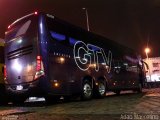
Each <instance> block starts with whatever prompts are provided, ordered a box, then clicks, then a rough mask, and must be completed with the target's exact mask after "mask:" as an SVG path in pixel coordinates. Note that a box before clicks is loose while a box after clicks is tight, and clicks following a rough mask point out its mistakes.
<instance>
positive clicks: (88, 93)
mask: <svg viewBox="0 0 160 120" xmlns="http://www.w3.org/2000/svg"><path fill="white" fill-rule="evenodd" d="M92 94H93V90H92V84H91V82H89V81H88V80H86V81H84V82H83V85H82V94H81V99H82V100H89V99H91V98H92Z"/></svg>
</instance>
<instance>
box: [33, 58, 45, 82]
mask: <svg viewBox="0 0 160 120" xmlns="http://www.w3.org/2000/svg"><path fill="white" fill-rule="evenodd" d="M43 75H44V68H43V62H42V57H41V56H37V60H36V75H35V77H34V79H37V78H39V77H41V76H43Z"/></svg>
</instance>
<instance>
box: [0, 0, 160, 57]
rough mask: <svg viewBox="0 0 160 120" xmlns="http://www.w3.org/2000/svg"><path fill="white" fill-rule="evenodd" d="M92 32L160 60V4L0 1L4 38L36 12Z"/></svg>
mask: <svg viewBox="0 0 160 120" xmlns="http://www.w3.org/2000/svg"><path fill="white" fill-rule="evenodd" d="M83 7H85V8H87V9H88V14H89V23H90V31H92V32H94V33H96V34H99V35H102V36H104V37H106V38H109V39H112V40H114V41H117V42H119V43H121V44H123V45H125V46H128V47H130V48H133V49H135V50H137V51H138V52H140V53H141V54H142V55H143V56H144V55H145V53H144V47H145V46H146V45H147V41H149V47H150V48H151V49H152V51H151V53H150V54H149V56H160V48H159V47H160V44H159V43H160V0H0V38H4V33H5V30H6V28H7V26H8V25H9V24H11V23H12V22H13V21H14V20H16V19H17V18H20V17H22V16H24V15H26V14H29V13H31V12H33V11H36V10H37V11H43V12H46V13H49V14H52V15H55V16H57V17H59V18H61V19H63V20H66V21H68V22H70V23H72V24H74V25H77V26H80V27H82V28H84V29H86V16H85V11H84V10H82V8H83Z"/></svg>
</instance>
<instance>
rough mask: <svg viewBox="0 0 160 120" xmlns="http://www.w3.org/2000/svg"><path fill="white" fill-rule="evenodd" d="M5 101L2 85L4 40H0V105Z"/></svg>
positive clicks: (3, 84)
mask: <svg viewBox="0 0 160 120" xmlns="http://www.w3.org/2000/svg"><path fill="white" fill-rule="evenodd" d="M6 100H7V96H6V93H5V83H4V39H1V38H0V104H3V103H6Z"/></svg>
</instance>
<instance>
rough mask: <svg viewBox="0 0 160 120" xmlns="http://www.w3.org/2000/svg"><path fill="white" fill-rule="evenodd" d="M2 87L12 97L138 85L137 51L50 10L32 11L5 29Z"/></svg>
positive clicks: (88, 93)
mask: <svg viewBox="0 0 160 120" xmlns="http://www.w3.org/2000/svg"><path fill="white" fill-rule="evenodd" d="M5 64H6V69H5V70H6V76H5V81H6V90H7V93H8V94H9V95H10V96H11V98H12V101H13V102H23V101H24V100H25V99H26V98H27V97H29V96H43V97H45V99H46V101H54V100H56V99H59V97H60V96H63V97H64V98H65V97H69V96H74V95H79V96H81V98H82V99H83V100H88V99H91V98H92V97H94V96H95V97H103V96H105V94H106V91H113V92H115V93H117V94H119V93H120V91H121V90H136V91H139V92H140V91H141V89H142V85H141V81H142V77H140V76H141V75H140V74H141V71H142V69H141V67H140V65H139V60H138V59H137V56H136V53H135V52H134V51H133V50H132V49H129V48H127V47H125V46H122V45H120V44H118V43H116V42H114V41H111V40H109V39H106V38H104V37H101V36H99V35H96V34H93V33H91V32H88V31H86V30H83V29H81V28H79V27H76V26H74V25H72V24H69V23H68V22H65V21H63V20H60V19H58V18H57V17H55V16H52V15H50V14H44V13H37V12H35V13H31V14H29V15H26V16H24V17H22V18H20V19H18V20H16V21H15V22H13V23H12V24H11V25H10V26H9V27H8V30H7V31H6V33H5Z"/></svg>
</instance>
